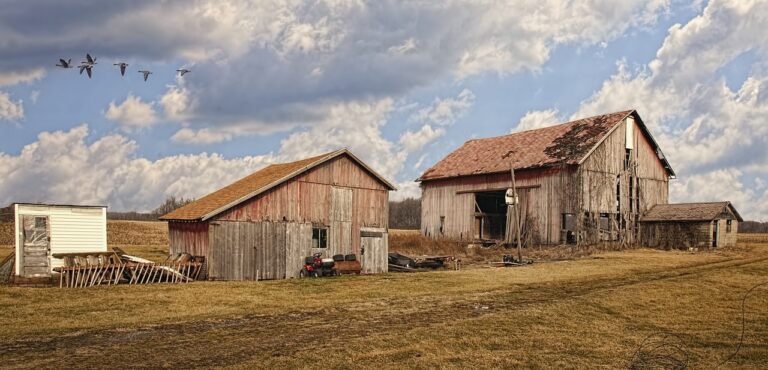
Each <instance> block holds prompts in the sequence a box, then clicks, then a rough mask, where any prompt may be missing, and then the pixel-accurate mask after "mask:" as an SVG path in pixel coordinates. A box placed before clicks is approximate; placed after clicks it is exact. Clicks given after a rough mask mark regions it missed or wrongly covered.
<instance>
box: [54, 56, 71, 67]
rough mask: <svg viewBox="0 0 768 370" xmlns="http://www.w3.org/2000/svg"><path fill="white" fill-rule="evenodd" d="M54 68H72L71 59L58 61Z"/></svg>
mask: <svg viewBox="0 0 768 370" xmlns="http://www.w3.org/2000/svg"><path fill="white" fill-rule="evenodd" d="M56 67H61V68H72V67H73V65H72V58H70V59H69V60H64V59H59V63H58V64H56Z"/></svg>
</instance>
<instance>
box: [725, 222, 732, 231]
mask: <svg viewBox="0 0 768 370" xmlns="http://www.w3.org/2000/svg"><path fill="white" fill-rule="evenodd" d="M731 221H732V220H728V221H726V222H725V232H727V233H729V232H731Z"/></svg>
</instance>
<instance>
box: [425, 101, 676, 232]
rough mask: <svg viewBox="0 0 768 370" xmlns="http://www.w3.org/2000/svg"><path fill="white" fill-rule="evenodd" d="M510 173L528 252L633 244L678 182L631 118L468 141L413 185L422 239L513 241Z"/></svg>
mask: <svg viewBox="0 0 768 370" xmlns="http://www.w3.org/2000/svg"><path fill="white" fill-rule="evenodd" d="M511 167H514V169H515V177H516V183H517V190H518V193H519V203H520V211H521V220H522V222H521V224H522V228H521V232H522V234H523V244H527V245H532V244H559V243H566V242H569V243H594V242H599V241H606V240H611V241H619V242H622V243H634V242H635V239H636V236H637V228H638V221H639V218H640V215H641V214H642V213H643V212H644V211H646V210H648V209H650V208H651V207H653V206H654V205H656V204H665V203H667V202H668V201H667V199H668V185H669V179H670V178H674V176H675V173H674V171H673V170H672V168H671V166H670V164H669V163H668V162H667V160H666V159H665V157H664V154H663V153H662V151H661V148H659V145H658V144H657V143H656V141H655V140H654V138H653V136H652V135H651V133H650V132H649V131H648V128H647V127H646V125H645V124H644V123H643V120H642V119H641V118H640V115H639V114H638V113H637V112H636V111H634V110H628V111H623V112H616V113H610V114H605V115H600V116H595V117H589V118H584V119H579V120H576V121H572V122H568V123H563V124H559V125H556V126H550V127H545V128H541V129H536V130H529V131H523V132H517V133H513V134H509V135H504V136H499V137H492V138H485V139H476V140H470V141H467V142H466V143H464V145H463V146H461V147H460V148H458V149H457V150H456V151H454V152H452V153H451V154H449V155H448V156H447V157H445V158H444V159H442V160H441V161H439V162H438V163H437V164H435V165H434V166H433V167H432V168H430V169H428V170H427V171H426V172H424V174H422V176H421V177H420V178H419V179H418V180H417V181H420V182H421V188H422V206H421V212H422V216H421V229H422V232H423V233H424V235H426V236H428V237H431V238H446V239H453V240H463V241H470V242H491V241H511V240H512V239H511V238H509V237H510V236H511V235H513V234H514V233H515V226H514V223H513V222H512V217H510V216H508V215H507V213H508V209H507V207H506V205H505V202H504V192H505V190H506V189H507V188H509V187H510V185H511V175H510V168H511Z"/></svg>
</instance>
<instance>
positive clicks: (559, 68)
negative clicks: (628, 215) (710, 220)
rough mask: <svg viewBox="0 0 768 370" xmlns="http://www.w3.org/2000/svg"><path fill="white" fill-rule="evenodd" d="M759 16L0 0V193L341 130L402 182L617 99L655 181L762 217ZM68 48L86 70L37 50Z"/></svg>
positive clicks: (80, 190) (408, 190) (765, 182)
mask: <svg viewBox="0 0 768 370" xmlns="http://www.w3.org/2000/svg"><path fill="white" fill-rule="evenodd" d="M767 21H768V8H767V7H766V4H765V2H760V1H741V2H732V1H711V2H700V1H696V2H693V3H689V2H677V1H666V0H655V1H624V2H620V3H616V2H613V1H605V2H603V1H594V2H589V3H581V2H561V1H530V2H529V1H516V2H503V1H496V2H487V3H483V2H476V1H475V2H469V1H468V2H462V1H455V2H453V1H451V2H434V3H428V2H426V3H418V4H415V3H412V2H398V1H381V2H366V1H313V2H298V1H278V0H275V1H259V2H247V1H236V0H232V1H222V2H213V1H202V0H201V1H191V2H176V1H168V2H162V3H159V2H153V1H146V2H145V1H136V2H126V1H114V2H92V1H70V2H66V3H62V2H55V1H41V2H25V1H10V2H9V4H6V5H5V6H3V8H2V9H0V30H3V32H0V68H1V69H0V129H2V132H3V134H2V135H0V178H4V179H5V180H3V181H2V184H0V202H4V203H9V202H13V201H35V202H38V201H39V202H58V203H63V202H76V203H103V204H108V205H109V206H110V207H111V208H112V209H114V210H149V209H151V208H153V207H154V206H155V205H157V204H159V203H160V202H161V201H162V200H163V199H164V198H165V197H166V196H170V195H175V196H184V197H197V196H200V195H203V194H205V193H206V192H209V191H211V190H214V189H216V188H218V187H220V186H222V185H225V184H226V183H228V182H230V181H232V180H235V179H237V178H239V177H241V176H243V175H246V174H248V173H250V172H252V171H254V170H256V169H258V168H260V167H263V166H264V165H267V164H269V163H274V162H280V161H287V160H293V159H298V158H301V157H305V156H309V155H312V154H317V153H319V152H323V151H329V150H334V149H337V148H339V147H349V148H350V149H351V150H352V151H353V152H355V153H357V154H358V155H359V156H361V157H362V158H363V159H364V160H366V161H368V162H369V163H370V164H371V165H372V166H373V167H374V168H376V169H377V170H378V171H380V172H381V173H383V174H384V175H385V176H387V177H389V178H391V179H393V181H394V182H396V183H397V184H398V185H399V187H400V188H401V191H399V192H398V194H397V195H394V197H395V198H398V197H406V196H418V195H419V190H418V185H417V184H415V183H414V182H413V180H414V179H415V178H417V177H418V176H419V175H420V174H421V172H423V171H424V170H426V169H427V168H428V167H429V166H431V165H433V164H434V163H435V162H436V161H438V160H439V159H440V158H442V157H443V156H444V155H446V154H447V153H449V152H450V151H452V150H454V149H455V148H457V147H458V146H460V145H461V144H462V143H463V142H464V141H466V140H468V139H470V138H475V137H488V136H495V135H503V134H506V133H509V132H510V131H512V130H522V129H530V128H537V127H543V126H546V125H551V124H555V123H558V122H564V121H567V120H569V119H573V118H579V117H584V116H590V115H594V114H601V113H609V112H612V111H617V110H623V109H627V108H636V109H638V111H639V112H640V115H641V116H642V117H643V118H644V120H645V121H646V123H647V124H648V125H649V126H650V127H651V130H652V132H653V133H654V135H655V136H656V138H657V140H658V141H659V142H660V144H661V145H662V149H663V150H664V151H665V154H666V155H667V156H668V157H669V159H670V162H671V163H672V166H673V167H674V168H675V170H676V171H677V173H678V179H677V180H674V181H673V182H672V184H671V186H670V195H671V198H672V200H673V201H706V200H721V199H727V200H731V201H732V202H734V204H735V205H736V206H737V208H738V209H740V210H741V211H742V214H744V215H746V217H748V218H752V219H758V220H768V205H767V204H768V190H767V188H768V149H766V148H768V145H766V144H768V132H767V131H766V130H768V128H765V127H766V126H768V125H766V123H768V122H766V119H765V118H764V117H766V116H765V113H766V111H768V98H767V97H766V93H765V92H764V91H765V90H766V89H765V87H768V70H766V67H768V63H766V62H768V59H767V58H766V51H767V50H768V41H767V39H766V36H765V32H764V31H763V30H762V26H763V25H764V24H768V22H767ZM86 25H87V26H86ZM86 52H88V53H91V54H92V55H95V56H97V57H98V58H99V59H98V62H99V64H98V65H96V67H95V68H94V76H93V78H92V79H88V78H87V77H86V76H85V75H79V74H78V73H77V70H76V69H67V70H65V69H61V68H57V67H54V64H55V63H56V62H57V60H58V58H59V57H63V58H65V59H68V58H72V59H73V62H74V63H76V64H78V63H79V62H80V61H81V60H82V59H83V58H84V56H85V53H86ZM117 61H125V62H128V63H129V64H130V65H129V67H128V70H127V71H126V76H125V77H122V76H120V74H119V72H118V70H117V67H115V66H113V65H112V63H115V62H117ZM180 67H186V68H188V69H191V70H192V72H191V73H189V74H187V75H186V76H184V77H179V76H177V74H176V73H175V70H176V69H177V68H180ZM139 69H150V70H152V71H153V72H154V73H153V74H152V75H151V76H150V78H149V81H147V82H145V81H143V80H142V76H141V74H140V73H138V72H137V71H138V70H139ZM744 133H748V134H747V135H744Z"/></svg>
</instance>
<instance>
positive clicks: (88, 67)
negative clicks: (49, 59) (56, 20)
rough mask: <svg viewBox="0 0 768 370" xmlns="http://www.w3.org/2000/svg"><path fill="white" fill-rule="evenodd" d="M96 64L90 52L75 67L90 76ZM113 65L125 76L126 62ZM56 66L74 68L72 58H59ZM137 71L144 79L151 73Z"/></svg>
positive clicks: (182, 70) (180, 72) (179, 70)
mask: <svg viewBox="0 0 768 370" xmlns="http://www.w3.org/2000/svg"><path fill="white" fill-rule="evenodd" d="M96 64H98V63H96V58H92V57H91V54H85V60H84V61H82V62H80V65H79V66H77V68H80V74H83V71H86V72H87V73H88V78H91V73H92V71H93V67H94V66H95V65H96ZM114 65H116V66H118V67H120V75H121V76H125V67H128V63H124V62H120V63H114ZM56 66H57V67H61V68H75V66H74V65H72V59H69V60H64V59H59V63H58V64H56ZM176 72H179V76H184V75H185V74H187V73H189V72H192V71H190V70H188V69H185V68H181V69H177V70H176ZM139 73H141V74H143V75H144V81H146V80H147V79H148V78H149V75H151V74H152V71H149V70H146V69H144V70H139Z"/></svg>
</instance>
